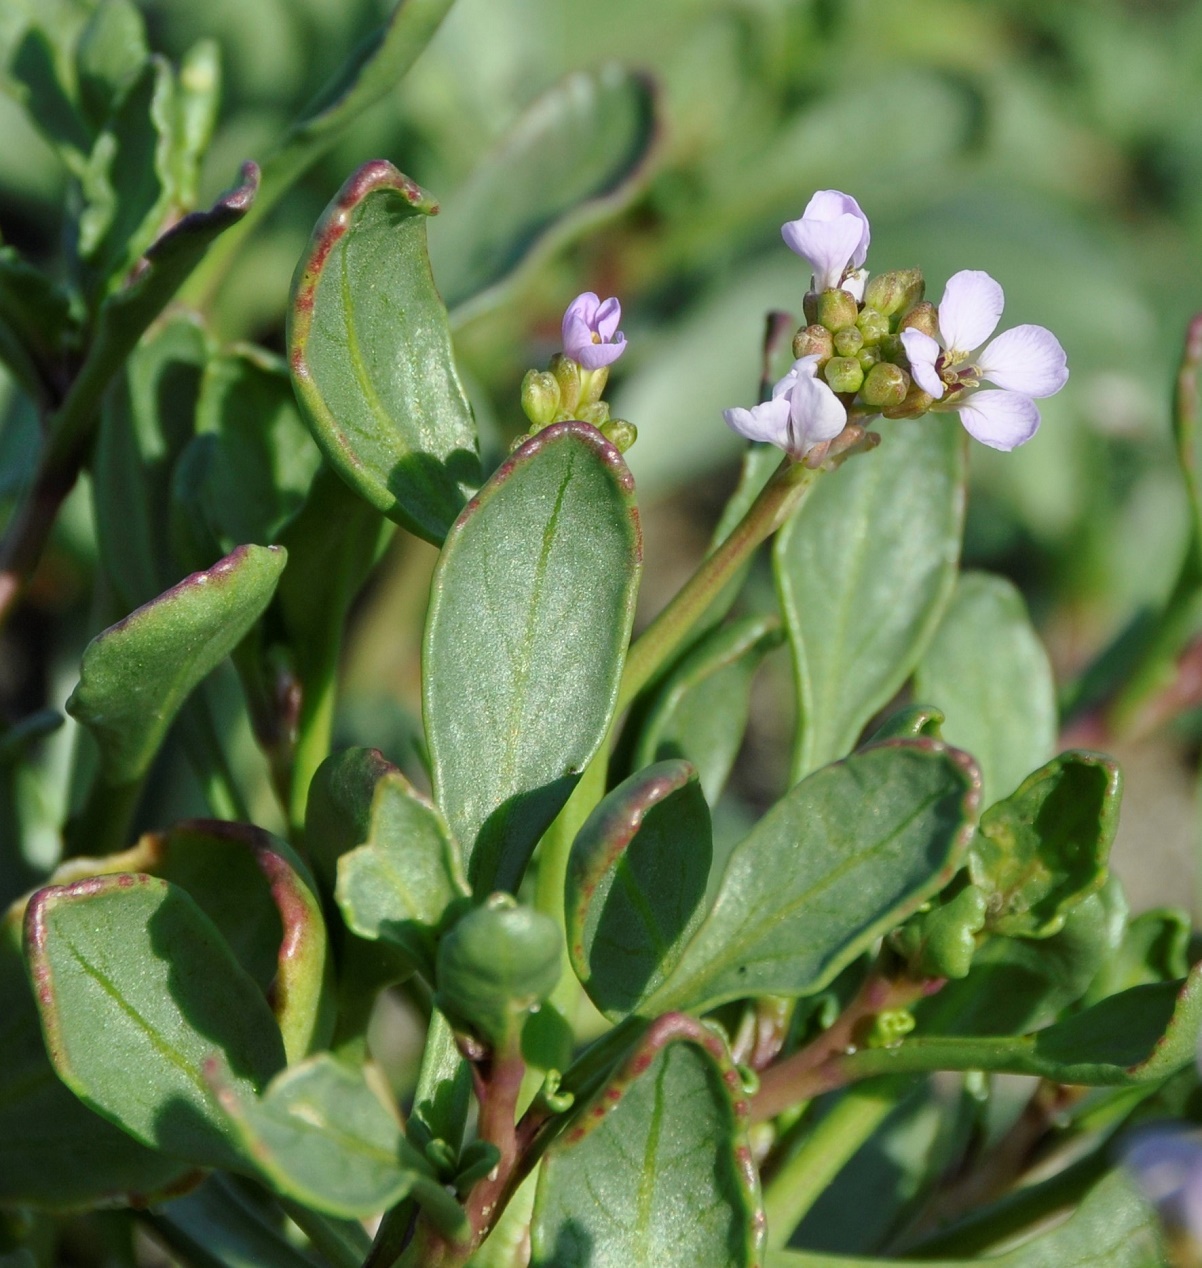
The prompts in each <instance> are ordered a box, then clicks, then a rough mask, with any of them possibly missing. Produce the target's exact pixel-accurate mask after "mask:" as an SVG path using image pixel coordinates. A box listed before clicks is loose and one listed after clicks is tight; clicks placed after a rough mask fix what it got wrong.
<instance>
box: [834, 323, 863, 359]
mask: <svg viewBox="0 0 1202 1268" xmlns="http://www.w3.org/2000/svg"><path fill="white" fill-rule="evenodd" d="M863 346H864V336H863V335H862V334H860V332H859V331H858V330H857V329H856V328H855V326H848V327H847V329H846V330H840V331H839V333H838V334H837V335H836V336H835V352H836V354H837V355H838V356H841V357H854V356H855V355H856V353H857V352H859V351H860V349H861V348H862V347H863Z"/></svg>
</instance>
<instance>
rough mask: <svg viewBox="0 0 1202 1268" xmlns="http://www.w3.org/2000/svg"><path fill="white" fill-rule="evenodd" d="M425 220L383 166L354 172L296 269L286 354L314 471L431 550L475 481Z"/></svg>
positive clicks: (415, 194) (475, 460)
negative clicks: (310, 439)
mask: <svg viewBox="0 0 1202 1268" xmlns="http://www.w3.org/2000/svg"><path fill="white" fill-rule="evenodd" d="M435 210H437V204H436V203H435V202H434V200H433V199H432V198H431V197H430V196H429V194H427V193H426V192H425V191H424V190H421V189H419V188H418V187H417V186H416V185H415V184H414V183H413V182H412V181H411V180H409V179H408V178H407V177H405V176H402V175H401V173H400V172H398V171H397V170H396V168H395V167H393V166H392V165H391V164H390V163H385V162H376V163H368V164H367V165H366V166H364V167H361V168H360V169H359V171H357V172H356V173H355V174H354V175H353V176H352V177H351V178H350V179H349V180H348V181H347V182H346V184H345V185H344V186H343V187H342V189H341V190H340V191H339V192H338V194H337V196H336V197H335V199H334V201H333V202H332V203H331V204H330V206H329V208H328V209H327V211H326V213H325V215H324V216H323V217H322V219H321V221H320V222H319V223H318V225H317V227H316V229H314V231H313V238H312V240H311V242H310V246H309V250H308V253H307V254H306V255H305V257H304V258H303V259H302V260H301V263H300V265H299V266H298V267H297V273H296V277H295V279H294V281H293V297H292V304H291V306H290V308H289V321H288V350H289V358H290V364H291V367H292V375H293V382H294V383H295V385H296V393H297V398H298V400H299V401H300V404H301V409H302V411H303V413H304V414H305V417H306V420H307V422H308V424H309V427H310V429H311V430H312V432H313V436H314V439H315V440H316V441H317V444H318V447H319V448H320V449H321V451H322V453H323V454H324V455H325V457H326V461H327V462H329V463H330V465H331V466H332V467H333V468H334V470H335V471H337V472H338V474H339V475H340V476H342V478H343V479H344V480H345V481H346V482H347V483H348V484H349V485H350V486H351V488H353V489H354V490H355V492H356V493H358V494H359V496H360V497H362V498H364V499H365V500H366V501H368V502H369V503H371V505H372V506H374V507H375V508H376V509H377V510H379V511H382V512H383V513H384V514H385V515H387V516H388V517H389V518H390V519H394V520H396V521H397V522H398V523H399V524H403V525H404V526H405V527H406V528H408V529H409V530H410V531H411V532H414V533H417V534H418V535H419V536H421V537H424V538H426V539H427V540H428V541H432V542H434V543H435V545H438V544H439V543H441V542H442V539H443V538H444V537H445V536H446V533H447V530H448V529H449V528H450V526H451V523H452V522H453V521H454V519H455V517H456V515H458V514H459V512H460V510H461V509H462V507H463V504H464V502H465V501H466V500H467V498H468V496H469V494H470V493H471V491H472V490H473V489H474V488H475V487H476V486H477V485H478V484H479V482H480V474H481V473H480V459H479V455H478V453H477V440H476V426H475V422H474V421H473V419H472V413H471V409H470V407H469V405H468V403H467V397H466V396H465V395H464V392H463V388H462V386H461V385H460V382H459V376H458V373H457V371H456V369H455V358H454V353H453V351H452V348H451V335H450V330H449V328H448V326H447V316H446V308H445V307H444V305H443V302H442V299H441V297H440V296H439V294H438V292H437V291H436V290H435V288H434V279H433V277H432V276H431V273H430V261H429V259H428V258H427V256H426V217H427V216H429V215H430V214H431V213H432V212H434V211H435Z"/></svg>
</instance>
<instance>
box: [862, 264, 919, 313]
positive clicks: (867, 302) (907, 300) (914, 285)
mask: <svg viewBox="0 0 1202 1268" xmlns="http://www.w3.org/2000/svg"><path fill="white" fill-rule="evenodd" d="M925 290H926V283H925V282H924V281H923V278H922V270H921V269H893V270H892V271H891V272H889V273H877V274H875V275H874V276H873V277H872V278H871V279H870V280H869V283H868V285H867V287H865V289H864V307H865V308H875V309H876V311H877V312H878V313H881V314H882V315H883V316H885V317H893V316H896V315H897V314H898V313H904V312H905V311H906V309H907V308H910V307H911V306H912V305H914V304H917V303H918V301H919V300H920V299H921V298H922V296H923V292H924V291H925Z"/></svg>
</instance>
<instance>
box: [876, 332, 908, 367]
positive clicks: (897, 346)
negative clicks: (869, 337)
mask: <svg viewBox="0 0 1202 1268" xmlns="http://www.w3.org/2000/svg"><path fill="white" fill-rule="evenodd" d="M877 349H878V350H879V352H880V354H881V360H882V361H903V360H905V356H906V347H905V344H903V343H902V341H901V338H900V337H899V336H898V335H882V336H881V341H880V343H878V344H877Z"/></svg>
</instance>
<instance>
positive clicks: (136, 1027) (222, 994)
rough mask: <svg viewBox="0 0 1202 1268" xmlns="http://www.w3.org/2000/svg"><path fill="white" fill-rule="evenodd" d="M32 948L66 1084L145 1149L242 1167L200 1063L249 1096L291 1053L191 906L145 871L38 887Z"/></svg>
mask: <svg viewBox="0 0 1202 1268" xmlns="http://www.w3.org/2000/svg"><path fill="white" fill-rule="evenodd" d="M25 943H26V954H27V956H28V959H29V964H30V971H31V973H32V976H33V979H34V984H35V989H36V991H37V998H38V1008H39V1011H40V1013H41V1017H42V1026H43V1029H44V1031H45V1035H46V1046H47V1049H48V1050H49V1053H50V1057H51V1060H52V1061H53V1063H54V1067H55V1069H56V1070H57V1071H58V1074H59V1077H60V1078H61V1079H62V1080H63V1082H64V1083H66V1084H67V1086H68V1087H69V1088H71V1090H72V1091H73V1092H74V1093H75V1094H76V1095H77V1096H78V1097H79V1098H80V1099H81V1100H82V1101H83V1102H84V1103H85V1104H86V1105H89V1106H90V1107H91V1108H93V1109H95V1110H96V1111H97V1112H98V1113H101V1114H103V1115H104V1116H105V1117H106V1118H109V1119H110V1120H112V1121H113V1122H114V1123H116V1124H117V1125H118V1126H119V1127H121V1128H123V1129H124V1130H125V1131H127V1132H128V1133H129V1134H130V1135H131V1136H132V1137H133V1138H134V1139H135V1140H138V1141H141V1142H142V1143H143V1144H145V1145H148V1146H150V1147H152V1148H156V1149H161V1150H162V1151H163V1152H164V1153H167V1154H170V1155H172V1156H174V1157H176V1158H182V1159H184V1160H186V1161H188V1162H194V1163H198V1164H200V1165H202V1166H217V1167H231V1166H232V1167H235V1168H237V1167H238V1166H239V1165H240V1158H239V1150H238V1144H237V1140H236V1138H235V1136H234V1134H233V1133H232V1131H231V1130H230V1128H229V1125H228V1123H227V1120H226V1118H225V1115H224V1113H223V1112H222V1110H221V1109H220V1107H219V1106H218V1105H217V1103H216V1101H215V1099H214V1098H213V1095H212V1093H211V1092H210V1090H209V1087H208V1085H207V1083H206V1082H205V1079H204V1066H205V1063H206V1061H208V1060H209V1059H211V1058H212V1057H213V1055H214V1054H220V1055H221V1056H222V1058H223V1059H224V1060H225V1062H226V1063H227V1064H228V1065H229V1067H230V1068H231V1070H232V1071H233V1073H232V1075H231V1079H232V1080H233V1081H234V1083H235V1084H236V1085H237V1086H238V1087H239V1088H241V1089H243V1090H245V1091H246V1092H247V1093H253V1092H257V1091H258V1089H259V1088H260V1087H262V1086H263V1085H264V1084H265V1083H266V1082H267V1080H268V1079H270V1078H271V1076H272V1075H273V1074H275V1073H276V1071H278V1070H279V1069H280V1068H281V1067H282V1066H283V1064H284V1046H283V1043H282V1041H281V1039H280V1032H279V1028H278V1027H277V1026H276V1023H275V1019H274V1018H273V1017H272V1015H271V1010H270V1009H269V1008H268V1006H267V1003H266V1001H265V1000H264V999H263V995H262V993H261V992H260V990H259V988H258V986H256V985H255V983H254V982H253V981H252V980H251V978H250V977H248V976H247V974H246V973H245V972H244V970H243V969H242V968H241V966H240V965H239V964H238V962H237V960H235V959H234V955H233V952H232V951H230V949H229V947H228V945H227V944H226V943H225V941H224V940H223V939H222V937H221V935H220V934H219V933H218V932H217V929H216V928H215V927H214V925H213V923H212V921H210V920H209V918H208V917H207V916H206V915H204V913H203V912H202V911H201V910H200V909H199V907H197V906H196V904H195V903H194V902H193V901H192V899H191V898H189V897H188V895H187V894H186V893H185V892H184V891H183V890H182V889H179V888H178V887H177V886H174V885H171V884H169V883H168V882H167V881H163V880H158V879H156V878H154V877H151V876H144V875H128V874H121V875H117V876H103V877H97V878H93V879H90V880H85V881H78V882H76V883H75V884H74V885H67V886H63V887H61V888H51V889H43V890H40V891H39V892H38V893H37V894H35V895H34V897H33V898H32V899H31V900H30V903H29V908H28V911H27V913H26V921H25ZM98 1034H103V1035H104V1037H105V1042H104V1043H102V1044H101V1043H97V1042H96V1036H97V1035H98ZM130 1071H137V1077H136V1078H131V1077H130Z"/></svg>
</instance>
